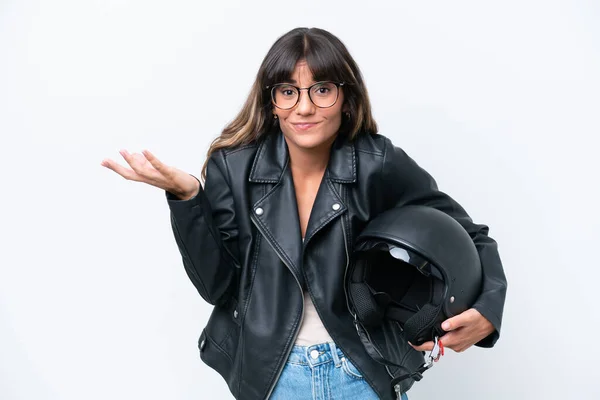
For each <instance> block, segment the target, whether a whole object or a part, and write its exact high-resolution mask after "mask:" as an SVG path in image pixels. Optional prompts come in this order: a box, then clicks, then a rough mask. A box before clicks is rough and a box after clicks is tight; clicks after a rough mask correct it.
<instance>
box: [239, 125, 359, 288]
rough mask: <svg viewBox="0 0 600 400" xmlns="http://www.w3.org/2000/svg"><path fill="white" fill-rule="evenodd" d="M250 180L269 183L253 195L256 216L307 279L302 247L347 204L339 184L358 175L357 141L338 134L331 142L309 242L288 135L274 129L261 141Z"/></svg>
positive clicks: (276, 247) (267, 236)
mask: <svg viewBox="0 0 600 400" xmlns="http://www.w3.org/2000/svg"><path fill="white" fill-rule="evenodd" d="M249 181H250V182H253V183H257V184H262V185H266V187H265V188H264V190H263V191H260V192H259V191H253V192H254V193H261V195H260V196H258V195H256V196H255V198H257V199H256V200H254V199H253V202H254V203H253V206H252V210H251V213H252V219H253V221H254V222H255V224H256V225H257V227H258V229H259V230H260V231H261V233H262V234H263V236H265V239H267V240H268V241H269V243H270V244H271V246H272V247H273V249H274V250H275V251H276V252H277V254H278V255H279V257H280V258H281V260H282V261H284V263H286V265H288V268H290V270H291V271H292V272H293V273H294V274H295V275H296V277H297V278H298V280H299V281H300V282H302V281H303V279H302V272H301V265H302V249H303V247H304V248H306V245H307V244H308V243H309V242H310V240H311V238H313V237H314V236H315V235H316V234H317V233H318V232H319V231H320V230H321V229H323V228H324V227H325V226H327V224H329V223H330V222H331V221H333V220H334V219H335V218H337V217H338V216H340V215H342V214H343V213H344V212H345V211H346V210H347V205H346V204H345V203H344V201H343V199H342V198H341V196H340V193H339V192H338V190H336V188H335V186H334V185H335V184H344V183H352V182H355V181H356V157H355V152H354V145H353V144H352V143H351V142H348V141H346V140H345V138H344V137H342V136H338V138H337V139H336V141H335V142H334V144H333V145H332V148H331V155H330V159H329V164H328V166H327V170H326V171H325V175H324V176H323V180H322V181H321V184H320V186H319V190H318V192H317V197H316V198H315V202H314V204H313V208H312V210H311V214H310V218H309V220H308V226H307V229H306V235H305V239H304V246H303V244H302V237H301V232H300V221H299V218H298V206H297V203H296V193H295V190H294V182H293V178H292V173H291V169H290V168H289V155H288V150H287V144H286V142H285V138H284V137H283V134H282V133H281V132H277V133H275V132H274V133H273V134H270V135H269V136H268V137H267V138H265V139H264V140H263V142H262V143H261V144H260V145H259V148H258V150H257V153H256V156H255V159H254V163H253V165H252V169H251V171H250V177H249Z"/></svg>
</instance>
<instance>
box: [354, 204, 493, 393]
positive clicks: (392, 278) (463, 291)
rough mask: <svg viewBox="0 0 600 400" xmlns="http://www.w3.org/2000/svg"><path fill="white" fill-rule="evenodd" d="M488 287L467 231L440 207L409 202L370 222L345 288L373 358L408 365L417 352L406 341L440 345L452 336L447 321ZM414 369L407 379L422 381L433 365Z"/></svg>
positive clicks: (356, 248)
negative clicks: (444, 324)
mask: <svg viewBox="0 0 600 400" xmlns="http://www.w3.org/2000/svg"><path fill="white" fill-rule="evenodd" d="M481 282H482V271H481V262H480V259H479V254H478V252H477V248H476V247H475V244H474V243H473V240H472V239H471V237H470V236H469V234H468V233H467V231H466V230H465V229H464V228H463V227H462V226H461V225H460V224H459V223H458V222H457V221H456V220H455V219H454V218H452V217H451V216H449V215H448V214H446V213H444V212H442V211H440V210H437V209H435V208H432V207H426V206H416V205H415V206H413V205H410V206H404V207H398V208H393V209H390V210H387V211H385V212H383V213H381V214H380V215H378V216H377V217H375V218H374V219H372V220H371V221H369V222H368V224H367V225H366V227H365V228H364V229H363V230H362V231H361V233H360V234H359V236H358V237H357V239H356V242H355V245H354V248H353V262H352V263H351V267H350V270H349V274H348V281H347V282H346V285H347V288H348V297H349V306H350V311H351V312H352V314H353V315H354V319H355V324H356V328H357V330H358V333H359V336H360V338H361V340H362V342H363V345H364V346H365V347H366V349H367V351H368V353H369V354H370V355H371V356H372V357H373V358H375V359H376V360H377V361H379V362H381V363H383V364H386V365H388V366H395V367H400V368H403V367H406V365H404V366H403V365H402V363H403V362H404V363H406V362H407V361H410V360H408V359H407V358H404V355H405V354H406V351H409V352H410V351H411V350H414V349H412V348H410V349H407V348H406V346H408V345H407V344H406V343H405V342H406V341H409V342H410V343H412V344H414V345H420V344H422V343H424V342H427V341H434V342H435V343H436V345H437V339H438V337H441V336H442V335H443V334H444V332H445V331H444V330H443V329H442V328H441V324H442V322H443V321H444V320H446V319H447V318H450V317H452V316H455V315H457V314H460V313H462V312H463V311H465V310H467V309H469V308H470V307H471V306H472V305H473V303H474V302H475V300H476V298H477V296H478V295H479V293H480V291H481ZM400 347H403V348H404V350H403V351H400V350H402V349H401V348H400ZM414 352H416V351H414ZM409 358H410V357H409ZM421 361H422V354H421ZM412 364H413V367H412V368H410V367H409V368H408V370H411V371H410V373H409V374H408V375H411V376H412V377H413V378H415V380H419V379H420V374H419V372H422V371H424V370H425V369H427V368H428V367H429V366H430V365H431V363H429V364H428V365H426V366H425V368H423V366H421V367H420V368H414V365H415V363H414V361H413V363H412ZM403 369H404V372H406V368H403ZM415 371H418V372H416V373H415ZM388 372H390V369H388ZM390 374H391V375H394V376H395V377H396V378H397V379H395V382H397V381H399V380H400V378H398V376H397V374H396V373H392V372H390ZM405 377H406V374H404V375H402V379H403V378H405Z"/></svg>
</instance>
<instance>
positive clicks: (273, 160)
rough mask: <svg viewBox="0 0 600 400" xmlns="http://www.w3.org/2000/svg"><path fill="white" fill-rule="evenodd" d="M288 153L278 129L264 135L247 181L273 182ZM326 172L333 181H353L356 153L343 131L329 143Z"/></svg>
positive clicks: (285, 165)
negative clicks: (329, 151)
mask: <svg viewBox="0 0 600 400" xmlns="http://www.w3.org/2000/svg"><path fill="white" fill-rule="evenodd" d="M288 159H289V153H288V148H287V143H286V141H285V138H284V136H283V132H281V130H280V129H279V130H277V131H275V132H273V133H270V134H268V135H267V137H266V138H265V139H264V140H262V141H261V142H260V144H259V147H258V151H257V152H256V156H255V158H254V163H253V164H252V170H251V171H250V178H249V180H250V182H257V183H277V182H279V181H280V180H281V178H282V176H283V172H284V171H285V169H286V168H287V164H288V161H289V160H288ZM326 176H328V177H329V179H330V180H331V181H333V182H339V183H352V182H356V154H355V150H354V144H353V143H352V142H351V141H349V140H347V139H346V136H345V135H338V137H337V138H336V140H335V142H334V143H333V145H332V146H331V155H330V158H329V164H328V165H327V174H326Z"/></svg>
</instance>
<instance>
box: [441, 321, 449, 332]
mask: <svg viewBox="0 0 600 400" xmlns="http://www.w3.org/2000/svg"><path fill="white" fill-rule="evenodd" d="M442 328H443V329H444V330H445V331H447V330H448V329H450V324H449V323H447V322H444V323H443V324H442Z"/></svg>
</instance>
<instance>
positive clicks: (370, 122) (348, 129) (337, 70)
mask: <svg viewBox="0 0 600 400" xmlns="http://www.w3.org/2000/svg"><path fill="white" fill-rule="evenodd" d="M300 60H306V63H307V64H308V67H309V69H310V71H311V73H312V75H313V78H314V80H315V81H321V80H331V81H337V82H344V86H343V90H344V99H345V103H346V107H347V110H348V113H349V116H348V117H345V118H344V119H343V121H342V126H341V127H340V134H346V135H348V136H349V137H350V139H354V138H355V137H356V135H358V134H359V133H371V134H374V133H377V124H376V123H375V120H374V118H373V115H372V114H371V103H370V101H369V96H368V93H367V88H366V87H365V84H364V82H363V78H362V74H361V72H360V70H359V68H358V66H357V65H356V62H355V61H354V59H353V58H352V56H351V55H350V53H349V52H348V49H347V48H346V46H345V45H344V44H343V43H342V42H341V41H340V40H339V39H338V38H337V37H336V36H334V35H332V34H331V33H329V32H327V31H326V30H323V29H318V28H296V29H293V30H291V31H289V32H288V33H286V34H284V35H283V36H281V37H280V38H279V39H277V41H276V42H275V43H274V44H273V46H272V47H271V49H270V50H269V51H268V53H267V55H266V56H265V58H264V59H263V62H262V64H261V66H260V68H259V70H258V73H257V74H256V80H255V81H254V84H253V85H252V89H251V90H250V94H249V95H248V98H247V99H246V102H245V103H244V106H243V107H242V109H241V111H240V112H239V114H238V115H237V116H236V117H235V119H234V120H233V121H231V122H230V123H229V124H228V125H227V126H226V127H225V128H224V129H223V132H221V135H220V136H219V137H217V138H216V139H215V140H213V142H212V143H211V145H210V148H209V149H208V154H207V158H206V161H205V162H204V166H203V167H202V179H206V165H207V163H208V159H209V158H210V155H211V154H212V153H213V152H215V151H217V150H219V149H222V148H227V147H234V146H239V145H245V144H248V143H251V142H252V141H254V140H258V139H260V138H261V137H263V136H265V135H267V134H269V133H270V132H272V131H273V128H274V127H276V120H275V119H274V118H273V113H272V106H271V95H270V92H269V91H268V90H267V89H266V87H267V86H270V85H273V84H275V83H280V82H285V81H287V80H289V79H290V77H291V76H292V74H293V72H294V69H295V68H296V64H297V63H298V61H300Z"/></svg>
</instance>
